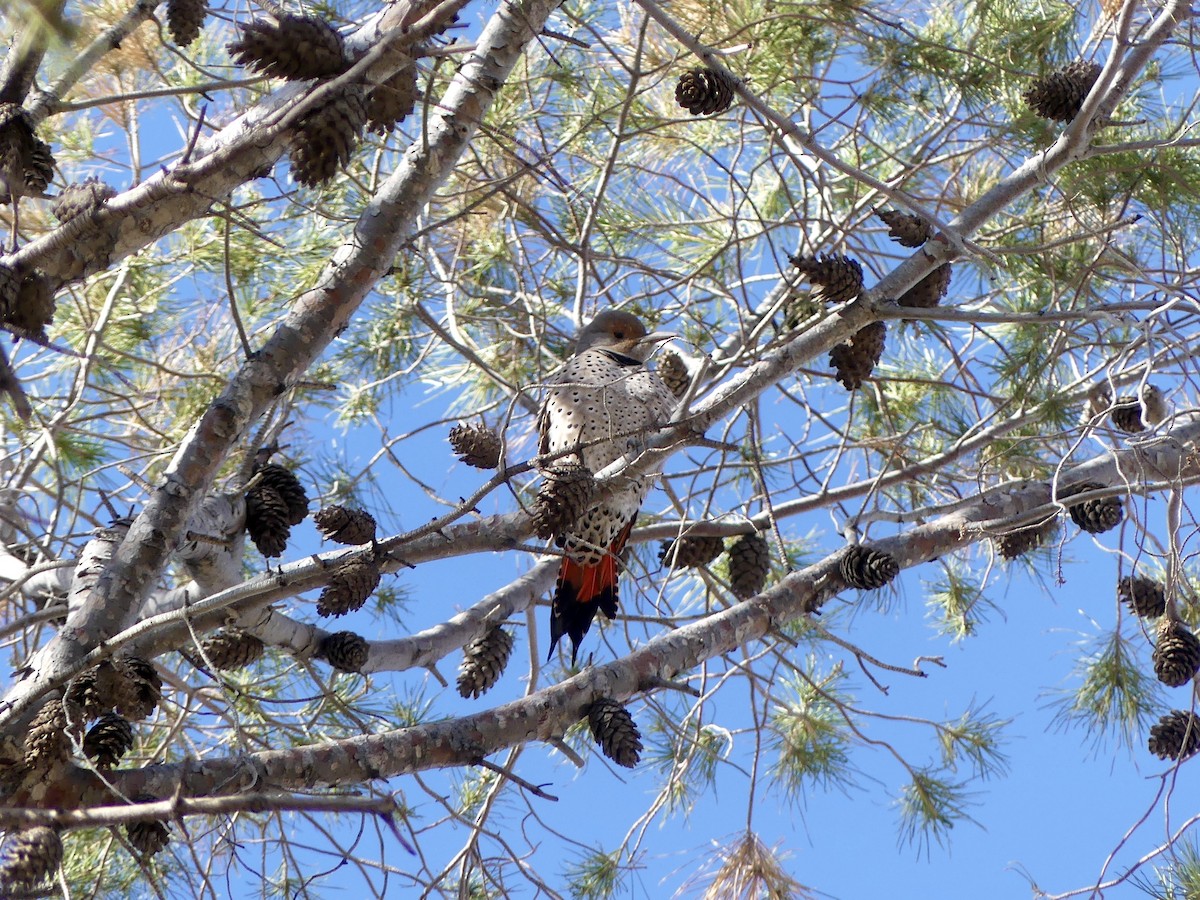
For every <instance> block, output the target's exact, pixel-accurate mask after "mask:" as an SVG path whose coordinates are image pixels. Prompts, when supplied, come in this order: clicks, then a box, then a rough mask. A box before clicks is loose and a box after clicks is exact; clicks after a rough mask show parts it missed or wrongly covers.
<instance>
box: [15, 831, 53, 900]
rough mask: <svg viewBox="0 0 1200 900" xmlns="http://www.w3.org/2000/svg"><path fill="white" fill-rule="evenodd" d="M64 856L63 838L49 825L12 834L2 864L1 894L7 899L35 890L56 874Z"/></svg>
mask: <svg viewBox="0 0 1200 900" xmlns="http://www.w3.org/2000/svg"><path fill="white" fill-rule="evenodd" d="M62 855H63V848H62V839H61V838H59V836H58V832H57V831H55V830H54V829H53V828H50V827H48V826H46V825H35V826H33V827H32V828H26V829H24V830H22V831H18V832H16V833H15V834H13V835H10V836H9V838H8V840H6V841H5V843H4V851H3V857H2V861H0V895H2V896H5V897H8V896H11V895H15V894H17V893H18V892H24V891H31V890H33V889H34V888H36V887H37V886H38V885H39V884H41V883H42V882H43V881H45V880H46V879H48V878H50V877H51V876H53V875H54V873H55V871H56V870H57V869H58V867H59V865H60V864H61V863H62ZM55 893H57V891H56V892H55Z"/></svg>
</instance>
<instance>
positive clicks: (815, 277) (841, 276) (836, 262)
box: [788, 253, 863, 303]
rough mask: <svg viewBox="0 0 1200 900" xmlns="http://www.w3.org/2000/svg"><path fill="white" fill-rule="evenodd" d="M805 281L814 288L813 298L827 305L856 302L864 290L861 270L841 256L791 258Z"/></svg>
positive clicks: (826, 255) (854, 262)
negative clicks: (848, 301)
mask: <svg viewBox="0 0 1200 900" xmlns="http://www.w3.org/2000/svg"><path fill="white" fill-rule="evenodd" d="M788 260H789V261H790V262H791V264H792V265H793V266H795V267H796V269H797V270H798V271H799V272H800V276H801V277H802V278H805V279H807V280H808V281H810V282H812V283H813V285H815V287H816V289H815V290H814V291H813V297H814V298H816V299H818V300H821V301H823V302H825V303H844V302H845V301H847V300H853V299H854V298H855V297H857V296H858V295H859V294H861V293H862V289H863V274H862V266H860V265H859V264H858V260H854V259H851V258H850V257H848V256H843V255H842V254H841V253H826V254H818V255H817V256H789V257H788Z"/></svg>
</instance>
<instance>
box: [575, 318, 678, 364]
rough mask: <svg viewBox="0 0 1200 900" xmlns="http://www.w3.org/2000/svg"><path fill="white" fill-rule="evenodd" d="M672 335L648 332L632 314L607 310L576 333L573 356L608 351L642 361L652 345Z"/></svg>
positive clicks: (668, 338) (647, 356) (648, 355)
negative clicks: (588, 352) (590, 351)
mask: <svg viewBox="0 0 1200 900" xmlns="http://www.w3.org/2000/svg"><path fill="white" fill-rule="evenodd" d="M674 336H675V335H673V334H671V333H670V332H666V331H654V332H650V333H647V332H646V326H645V325H643V324H642V322H641V320H640V319H639V318H638V317H637V316H635V315H634V314H633V313H628V312H625V311H624V310H618V309H607V310H605V311H604V312H602V313H600V315H598V316H596V318H594V319H592V321H590V322H588V324H587V325H585V326H584V327H583V330H582V331H580V332H579V340H578V341H576V342H575V355H576V356H579V355H580V354H581V353H583V352H585V351H587V350H611V351H613V352H614V353H619V354H621V355H622V356H628V357H629V358H630V359H636V360H637V361H638V362H645V361H646V360H647V359H649V358H650V354H651V353H653V352H654V348H655V347H657V346H658V345H659V344H661V343H662V342H663V341H669V340H670V339H671V338H673V337H674Z"/></svg>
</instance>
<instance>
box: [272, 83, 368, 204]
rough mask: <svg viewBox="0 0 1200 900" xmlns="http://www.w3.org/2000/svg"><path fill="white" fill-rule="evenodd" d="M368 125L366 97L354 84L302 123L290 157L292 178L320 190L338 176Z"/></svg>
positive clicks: (293, 141)
mask: <svg viewBox="0 0 1200 900" xmlns="http://www.w3.org/2000/svg"><path fill="white" fill-rule="evenodd" d="M366 124H367V101H366V94H365V92H364V91H363V89H362V87H361V85H357V84H350V85H346V87H345V88H344V89H343V90H342V91H341V92H340V93H339V94H336V95H335V96H333V97H332V98H331V99H329V100H328V101H327V102H326V103H325V104H323V105H322V106H319V107H318V108H316V109H314V110H313V111H312V112H310V113H309V114H308V115H307V116H305V117H304V118H303V119H301V120H300V122H299V124H297V125H296V132H295V134H294V135H293V136H292V149H291V151H290V152H289V154H288V158H289V159H290V160H291V162H292V179H293V180H294V181H295V182H296V183H297V184H301V185H304V186H305V187H318V186H319V185H321V184H324V183H325V182H326V181H329V180H330V179H331V178H333V176H334V175H336V174H337V170H338V167H339V166H345V165H346V164H347V163H349V162H350V157H351V156H352V155H353V154H354V151H355V149H357V147H358V144H359V141H360V140H362V134H363V128H364V127H366Z"/></svg>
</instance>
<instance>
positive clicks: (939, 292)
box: [896, 263, 950, 309]
mask: <svg viewBox="0 0 1200 900" xmlns="http://www.w3.org/2000/svg"><path fill="white" fill-rule="evenodd" d="M949 290H950V263H943V264H942V265H940V266H938V267H937V268H936V269H934V270H933V271H932V272H930V273H929V274H928V275H926V276H925V277H924V278H922V279H921V280H920V281H918V282H917V283H916V284H914V285H913V286H912V287H910V288H909V289H908V290H907V291H905V292H904V293H903V294H901V295H900V297H899V298H898V299H897V300H896V305H897V306H911V307H915V308H917V309H932V308H933V307H935V306H937V305H938V304H939V303H941V302H942V298H943V297H945V296H946V293H947V292H948V291H949Z"/></svg>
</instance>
